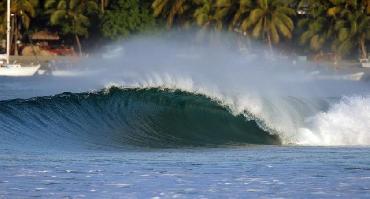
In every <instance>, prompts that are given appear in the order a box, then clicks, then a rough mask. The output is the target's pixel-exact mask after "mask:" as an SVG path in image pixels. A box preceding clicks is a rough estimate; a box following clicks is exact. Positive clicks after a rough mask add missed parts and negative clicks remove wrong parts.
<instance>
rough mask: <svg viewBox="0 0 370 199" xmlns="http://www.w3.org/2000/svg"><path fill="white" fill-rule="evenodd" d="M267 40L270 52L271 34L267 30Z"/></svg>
mask: <svg viewBox="0 0 370 199" xmlns="http://www.w3.org/2000/svg"><path fill="white" fill-rule="evenodd" d="M267 42H268V45H269V48H270V52H271V54H272V42H271V35H270V33H269V32H267Z"/></svg>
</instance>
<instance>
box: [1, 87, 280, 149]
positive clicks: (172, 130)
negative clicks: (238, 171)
mask: <svg viewBox="0 0 370 199" xmlns="http://www.w3.org/2000/svg"><path fill="white" fill-rule="evenodd" d="M0 118H1V121H0V123H1V125H0V126H1V128H0V136H1V141H0V143H1V142H2V144H7V145H21V146H24V145H32V146H40V145H43V146H45V145H47V146H58V145H59V146H66V145H69V147H72V146H111V147H112V146H114V147H129V146H135V147H185V146H219V145H244V144H280V143H281V142H280V140H279V137H278V136H277V135H271V134H270V133H268V132H266V131H264V130H262V129H261V128H260V127H259V126H258V125H257V123H256V122H255V121H248V120H247V119H246V118H245V117H244V116H243V115H236V116H235V115H233V114H232V113H231V111H230V110H228V108H226V107H224V106H222V105H220V103H218V102H216V101H214V100H211V99H210V98H208V97H206V96H204V95H199V94H193V93H189V92H184V91H179V90H166V89H158V88H151V89H121V88H110V89H107V90H104V91H101V92H96V93H80V94H73V93H63V94H60V95H56V96H52V97H37V98H32V99H29V100H9V101H2V102H0Z"/></svg>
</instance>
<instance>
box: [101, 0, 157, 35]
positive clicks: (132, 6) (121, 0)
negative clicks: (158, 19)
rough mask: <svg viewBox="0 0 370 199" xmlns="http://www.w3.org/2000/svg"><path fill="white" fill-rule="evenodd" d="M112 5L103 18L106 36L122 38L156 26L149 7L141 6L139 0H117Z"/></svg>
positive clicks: (102, 28) (102, 29) (103, 32)
mask: <svg viewBox="0 0 370 199" xmlns="http://www.w3.org/2000/svg"><path fill="white" fill-rule="evenodd" d="M111 7H112V9H110V10H107V11H106V12H105V13H104V16H103V18H102V24H101V32H102V34H103V36H104V37H107V38H110V39H120V38H125V37H128V36H129V35H131V34H135V33H139V32H143V31H146V30H148V29H153V28H154V25H155V19H154V16H153V15H152V14H151V12H150V10H149V8H148V7H144V6H141V4H140V1H139V0H117V2H116V3H114V4H112V6H111Z"/></svg>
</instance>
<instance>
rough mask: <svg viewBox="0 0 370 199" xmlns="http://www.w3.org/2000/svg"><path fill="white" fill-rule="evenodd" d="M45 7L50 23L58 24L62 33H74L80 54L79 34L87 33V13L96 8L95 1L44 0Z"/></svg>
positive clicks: (84, 34)
mask: <svg viewBox="0 0 370 199" xmlns="http://www.w3.org/2000/svg"><path fill="white" fill-rule="evenodd" d="M45 8H46V9H47V13H48V14H49V15H50V23H51V24H52V25H59V26H60V27H61V28H62V31H63V33H64V34H72V35H74V37H75V41H76V44H77V47H78V51H79V53H80V55H81V54H82V47H81V42H80V36H85V37H86V36H87V35H88V27H89V25H90V20H89V17H88V15H89V14H93V13H95V12H96V11H97V10H98V5H97V3H96V2H95V1H94V0H59V1H58V0H46V2H45Z"/></svg>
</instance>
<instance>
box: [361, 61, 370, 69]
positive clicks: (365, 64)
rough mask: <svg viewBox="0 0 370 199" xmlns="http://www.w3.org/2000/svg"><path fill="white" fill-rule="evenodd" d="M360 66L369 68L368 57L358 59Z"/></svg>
mask: <svg viewBox="0 0 370 199" xmlns="http://www.w3.org/2000/svg"><path fill="white" fill-rule="evenodd" d="M360 63H361V66H362V68H370V62H369V59H360Z"/></svg>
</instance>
